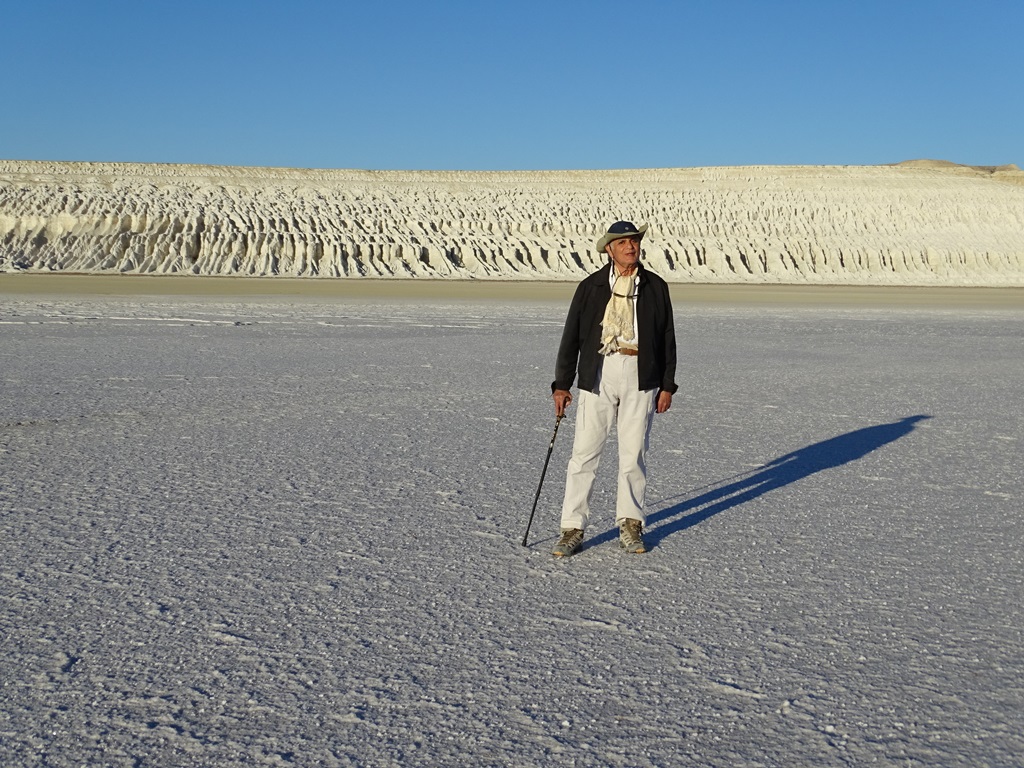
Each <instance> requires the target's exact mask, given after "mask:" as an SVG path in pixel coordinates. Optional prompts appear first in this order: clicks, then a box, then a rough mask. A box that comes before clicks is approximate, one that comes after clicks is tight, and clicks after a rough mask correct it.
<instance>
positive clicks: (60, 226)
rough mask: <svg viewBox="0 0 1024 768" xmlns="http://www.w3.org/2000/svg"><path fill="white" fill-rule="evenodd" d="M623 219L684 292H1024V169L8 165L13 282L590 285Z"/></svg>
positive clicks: (3, 221)
mask: <svg viewBox="0 0 1024 768" xmlns="http://www.w3.org/2000/svg"><path fill="white" fill-rule="evenodd" d="M617 219H630V220H632V221H634V222H637V223H641V222H649V223H650V225H651V229H650V232H649V234H648V236H647V237H646V238H645V240H644V253H645V261H646V263H647V265H648V266H649V267H651V268H652V269H654V270H655V271H656V272H658V273H660V274H661V275H663V276H664V277H665V278H666V279H668V280H670V281H676V282H702V283H767V282H770V283H818V284H824V283H836V284H860V285H993V286H996V285H1024V173H1022V172H1021V171H1019V170H1017V168H1016V167H1015V166H1000V167H997V168H970V167H966V166H957V165H954V164H949V163H933V162H927V161H915V162H911V163H906V164H902V165H896V166H870V167H845V166H843V167H838V166H837V167H830V166H793V167H769V166H759V167H737V168H693V169H665V170H636V171H550V172H472V173H470V172H426V171H417V172H399V171H376V172H375V171H326V170H325V171H317V170H299V169H271V168H234V167H214V166H196V165H144V164H128V163H125V164H120V163H48V162H18V161H0V271H6V272H13V271H20V270H34V271H45V270H53V271H69V272H127V273H153V274H196V275H246V276H272V275H282V276H308V277H352V278H357V277H394V278H416V277H421V278H446V279H447V278H456V279H458V278H492V279H517V280H533V279H539V280H577V279H579V278H580V277H582V276H583V275H585V274H586V273H588V272H590V271H592V270H594V269H596V268H597V267H599V266H601V265H602V264H603V263H604V261H605V257H604V256H603V255H602V254H599V253H596V252H595V251H594V241H595V240H596V239H597V238H598V237H599V235H600V234H601V233H602V232H603V231H604V230H605V229H606V228H607V226H608V225H609V224H611V223H612V222H613V221H615V220H617Z"/></svg>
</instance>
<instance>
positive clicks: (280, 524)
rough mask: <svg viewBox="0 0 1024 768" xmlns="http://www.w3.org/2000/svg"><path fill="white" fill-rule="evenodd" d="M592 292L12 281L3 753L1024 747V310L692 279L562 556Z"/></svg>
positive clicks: (878, 754) (791, 757)
mask: <svg viewBox="0 0 1024 768" xmlns="http://www.w3.org/2000/svg"><path fill="white" fill-rule="evenodd" d="M564 310H565V307H564V305H562V304H557V305H556V304H554V303H552V304H522V303H519V304H511V303H510V304H500V303H499V304H495V303H489V304H486V305H484V304H481V305H473V304H467V303H459V304H457V305H456V304H444V303H429V302H426V303H420V304H415V303H410V302H404V303H401V304H389V303H381V304H360V305H355V304H346V303H343V302H333V303H323V304H319V305H317V304H308V303H304V304H302V305H296V304H293V303H289V302H287V301H283V300H282V301H277V302H269V301H262V302H252V301H246V300H237V301H233V302H225V301H220V300H210V301H194V300H183V299H176V300H167V299H152V298H142V299H137V300H129V299H124V300H112V299H91V300H85V299H75V298H73V297H65V298H62V299H54V300H9V299H6V298H5V299H4V301H3V303H2V304H0V324H2V325H0V359H2V365H0V457H2V459H0V460H2V462H3V466H4V480H3V482H2V483H0V526H2V529H0V533H2V538H3V541H4V542H5V555H4V558H3V559H2V561H0V585H2V586H0V598H2V602H0V637H2V638H3V653H2V654H0V686H2V690H0V697H2V700H3V706H2V707H0V763H2V764H4V765H48V766H72V765H83V764H93V765H100V764H102V765H144V766H145V765H154V766H156V765H159V766H167V765H175V766H209V765H218V766H230V765H281V764H294V765H327V766H371V765H372V766H398V765H402V766H438V765H446V766H463V765H464V766H478V765H509V766H529V765H536V766H540V765H549V764H551V763H552V762H553V761H557V762H559V763H561V764H570V765H592V766H598V765H600V766H668V765H672V766H730V767H731V766H753V765H821V766H847V765H867V764H878V765H900V766H963V765H1015V764H1017V763H1018V762H1019V757H1020V755H1021V754H1024V738H1022V734H1024V714H1022V713H1024V638H1022V627H1024V555H1022V551H1021V547H1020V542H1021V540H1022V536H1024V522H1022V517H1021V514H1020V510H1021V495H1020V488H1021V481H1022V474H1024V471H1022V469H1021V466H1022V465H1021V462H1020V456H1021V442H1022V439H1024V424H1022V417H1021V411H1020V407H1019V406H1020V402H1021V394H1022V393H1021V382H1022V381H1024V313H1021V312H1016V311H1013V310H1004V311H1002V312H988V311H983V310H957V311H941V310H892V309H860V310H856V309H842V310H836V309H831V310H830V309H824V308H786V307H769V308H765V307H756V308H751V307H723V306H712V307H708V306H701V307H698V308H693V307H686V306H679V307H677V309H676V322H677V327H678V329H679V331H680V341H681V355H680V357H681V361H682V365H681V367H680V375H679V383H680V385H681V389H680V391H679V393H678V395H677V396H676V398H675V401H674V406H673V409H672V411H671V412H670V413H669V414H667V415H665V416H662V417H658V419H657V422H656V425H655V429H654V435H653V449H652V454H651V487H650V494H649V502H650V503H649V507H650V526H649V532H648V541H649V543H650V544H651V545H652V549H651V551H650V552H649V553H648V554H647V555H644V556H626V555H623V554H621V553H620V552H619V551H618V550H617V548H616V546H615V543H614V539H613V532H612V521H611V519H610V515H611V513H610V510H611V508H612V504H613V493H612V488H611V474H612V473H611V468H610V467H605V468H603V471H602V474H601V480H600V481H599V487H598V490H597V493H596V495H595V499H594V504H595V510H596V511H595V517H596V521H595V526H594V528H593V529H592V530H591V531H589V532H588V540H587V546H586V548H585V549H584V550H583V551H582V552H581V553H580V554H579V555H577V556H575V557H573V558H571V559H569V560H568V561H556V560H555V559H554V558H552V557H551V556H550V555H549V554H548V550H549V548H550V547H551V545H552V543H553V540H554V535H555V529H556V527H557V506H558V501H559V498H560V494H561V489H562V483H563V472H564V466H565V462H566V459H567V455H568V448H569V443H570V437H571V431H572V430H571V419H573V418H575V416H574V415H572V416H570V422H569V423H567V424H565V425H563V427H562V430H563V432H562V434H560V435H559V438H558V442H556V446H555V453H554V458H553V459H552V465H551V466H552V469H551V470H550V471H549V473H548V480H547V482H546V484H545V489H544V492H543V494H542V497H541V504H540V507H539V510H538V514H537V520H536V521H535V524H534V532H533V534H532V537H531V542H530V546H529V547H528V548H523V547H522V546H520V543H519V542H520V540H521V538H522V534H523V530H524V527H525V522H526V518H527V515H528V512H529V507H530V504H531V502H532V498H533V494H534V492H535V490H536V483H537V480H538V479H539V474H540V469H541V465H542V461H543V457H544V454H545V452H546V449H547V445H548V441H549V439H550V435H551V430H552V427H553V423H554V419H553V415H552V409H551V403H550V399H549V392H548V383H549V381H550V378H551V368H552V365H553V363H552V359H553V355H554V349H555V346H556V345H557V339H558V335H559V331H560V326H561V322H562V319H563V316H564ZM923 417H927V418H923Z"/></svg>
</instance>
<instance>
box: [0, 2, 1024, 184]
mask: <svg viewBox="0 0 1024 768" xmlns="http://www.w3.org/2000/svg"><path fill="white" fill-rule="evenodd" d="M0 72H2V79H0V82H2V87H0V158H4V159H29V160H117V161H133V162H175V163H178V162H180V163H212V164H218V165H262V166H288V167H299V168H370V169H451V170H484V169H494V170H512V169H569V168H572V169H575V168H578V169H592V168H656V167H678V166H707V165H748V164H771V165H777V164H841V165H846V164H852V165H860V164H867V165H870V164H877V163H888V162H897V161H900V160H907V159H913V158H924V157H927V158H936V159H944V160H952V161H955V162H960V163H968V164H975V165H997V164H1003V163H1017V164H1018V165H1022V166H1024V0H974V1H973V2H971V1H969V0H964V1H962V2H961V1H959V0H907V1H902V0H678V1H677V2H670V1H668V0H636V1H635V2H604V1H603V0H594V1H593V2H584V1H583V0H568V1H566V2H562V1H560V0H546V2H535V1H534V0H518V1H516V2H497V1H494V2H488V1H487V0H472V1H471V0H452V1H451V2H444V0H436V1H435V2H430V1H429V0H415V1H413V0H409V1H406V0H400V1H398V0H396V1H395V2H388V0H376V2H374V1H373V0H366V2H347V0H336V1H335V2H326V1H325V2H313V1H312V0H290V2H264V1H261V0H253V1H251V2H243V1H242V0H219V1H218V0H201V1H197V0H134V1H133V2H124V1H123V0H73V1H72V0H0Z"/></svg>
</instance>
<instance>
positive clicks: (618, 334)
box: [598, 267, 636, 355]
mask: <svg viewBox="0 0 1024 768" xmlns="http://www.w3.org/2000/svg"><path fill="white" fill-rule="evenodd" d="M613 268H614V267H613ZM635 283H636V275H635V274H633V275H618V276H617V277H616V278H615V285H614V287H613V288H612V297H611V298H610V299H609V300H608V306H606V307H605V308H604V319H603V320H601V348H600V349H599V350H598V351H599V352H600V353H601V354H602V355H610V354H612V353H613V352H616V351H617V350H618V349H619V347H620V346H621V345H620V344H619V339H620V338H621V339H632V338H633V335H634V334H633V302H634V300H635V299H636V293H635V292H634V290H633V289H634V286H635Z"/></svg>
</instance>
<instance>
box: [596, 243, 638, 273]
mask: <svg viewBox="0 0 1024 768" xmlns="http://www.w3.org/2000/svg"><path fill="white" fill-rule="evenodd" d="M604 250H605V253H607V254H608V255H609V256H610V257H611V259H612V261H613V262H614V263H615V266H616V268H617V269H618V271H619V274H626V275H628V274H630V273H631V272H633V270H635V269H636V265H637V264H638V263H639V262H640V238H639V237H637V236H635V235H634V236H633V237H620V238H619V239H618V240H612V241H611V242H610V243H608V245H606V246H605V247H604Z"/></svg>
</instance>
